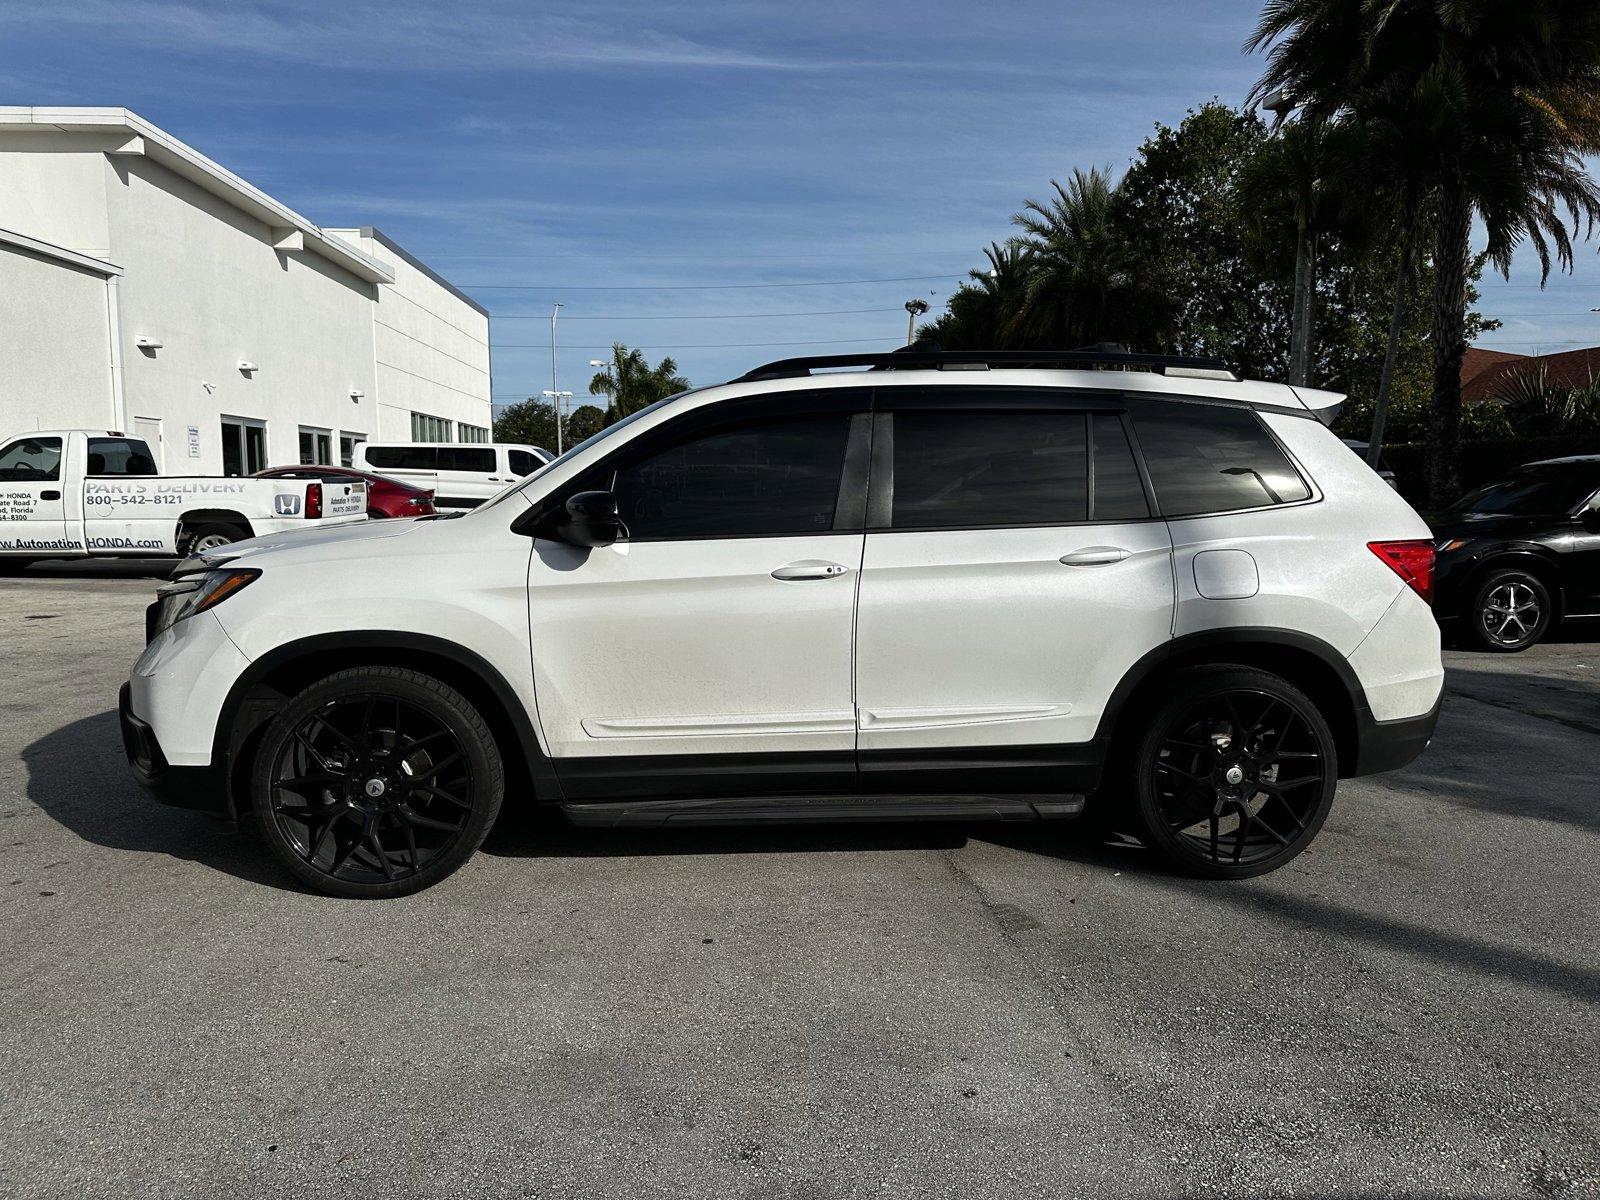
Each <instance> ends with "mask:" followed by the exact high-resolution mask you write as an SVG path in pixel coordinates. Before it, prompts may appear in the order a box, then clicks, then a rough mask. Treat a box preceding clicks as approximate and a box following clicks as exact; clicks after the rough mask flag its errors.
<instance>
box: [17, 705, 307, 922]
mask: <svg viewBox="0 0 1600 1200" xmlns="http://www.w3.org/2000/svg"><path fill="white" fill-rule="evenodd" d="M22 762H23V766H24V767H25V768H26V770H27V775H28V781H27V797H28V799H29V800H31V801H32V802H33V803H34V804H37V805H38V806H39V808H40V809H41V810H43V811H44V812H45V813H46V814H47V815H48V816H49V817H50V818H51V819H52V820H54V821H56V822H57V823H58V824H60V825H62V826H64V827H65V828H66V829H68V830H70V831H71V832H72V833H74V834H76V835H77V836H78V837H80V838H82V839H83V840H84V841H86V842H91V843H93V844H94V845H97V846H105V847H107V848H109V849H112V850H133V851H137V852H140V853H146V854H149V853H156V854H168V855H171V856H172V857H173V858H178V859H185V860H188V861H190V862H197V863H200V864H202V865H204V866H207V867H210V868H211V869H212V870H215V871H221V872H223V873H224V874H228V875H234V876H237V877H238V878H240V879H244V880H247V881H249V882H251V883H262V884H267V885H270V886H272V887H276V888H282V889H284V890H288V891H302V890H304V889H302V888H299V887H298V886H297V885H296V884H295V883H294V882H293V881H292V880H291V879H290V878H289V876H288V875H287V874H285V873H283V872H281V871H279V870H278V869H277V865H276V864H275V863H273V862H272V861H271V859H270V858H269V857H268V856H267V854H266V852H265V850H264V849H263V848H262V847H261V846H259V845H256V844H254V839H252V838H250V837H247V836H242V835H240V834H237V833H235V832H233V830H231V829H230V828H229V827H228V826H227V825H226V824H224V823H223V822H221V821H218V820H216V819H214V818H212V817H209V816H207V815H205V814H204V813H198V812H190V811H187V810H185V809H181V808H170V807H168V806H167V805H164V804H161V803H158V802H157V801H156V800H155V799H154V798H153V797H151V796H149V795H147V794H146V793H145V792H144V790H143V789H142V788H140V787H139V785H138V784H137V783H135V782H134V781H133V779H132V777H131V776H130V775H129V774H128V769H127V762H126V759H125V758H124V757H123V753H122V734H121V732H120V730H119V729H118V727H117V714H116V713H114V712H103V713H99V714H98V715H96V716H93V717H85V718H83V719H82V720H80V721H74V722H73V723H72V724H70V725H64V726H62V727H61V728H60V729H57V730H54V731H52V732H51V733H48V734H46V735H45V736H44V737H42V738H39V739H38V740H37V741H35V742H33V743H31V744H30V745H28V746H27V747H26V748H25V749H24V750H23V751H22Z"/></svg>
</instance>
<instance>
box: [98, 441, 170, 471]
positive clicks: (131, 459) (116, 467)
mask: <svg viewBox="0 0 1600 1200" xmlns="http://www.w3.org/2000/svg"><path fill="white" fill-rule="evenodd" d="M155 473H156V460H155V459H153V458H151V457H150V448H149V447H148V446H146V445H145V444H144V443H143V442H138V441H131V440H129V439H128V438H90V439H89V470H88V474H90V475H101V476H105V475H154V474H155Z"/></svg>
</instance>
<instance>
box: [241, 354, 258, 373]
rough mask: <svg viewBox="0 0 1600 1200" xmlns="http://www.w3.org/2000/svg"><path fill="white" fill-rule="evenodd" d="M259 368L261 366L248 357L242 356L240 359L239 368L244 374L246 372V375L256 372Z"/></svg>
mask: <svg viewBox="0 0 1600 1200" xmlns="http://www.w3.org/2000/svg"><path fill="white" fill-rule="evenodd" d="M259 369H260V368H259V367H257V366H256V365H255V363H253V362H251V361H250V360H249V359H248V358H241V359H240V360H239V370H240V371H241V372H243V373H244V374H246V375H250V374H252V373H254V372H255V371H257V370H259Z"/></svg>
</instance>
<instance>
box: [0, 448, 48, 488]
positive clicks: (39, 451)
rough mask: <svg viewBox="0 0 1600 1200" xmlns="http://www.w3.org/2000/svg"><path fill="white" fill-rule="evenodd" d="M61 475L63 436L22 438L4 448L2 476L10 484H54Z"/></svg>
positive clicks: (0, 458) (0, 462) (1, 452)
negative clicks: (61, 437)
mask: <svg viewBox="0 0 1600 1200" xmlns="http://www.w3.org/2000/svg"><path fill="white" fill-rule="evenodd" d="M60 478H61V439H60V438H19V439H18V440H17V441H14V442H12V443H11V444H10V445H9V446H7V447H6V448H5V449H4V450H0V479H3V480H5V481H6V482H8V483H54V482H56V481H57V480H59V479H60Z"/></svg>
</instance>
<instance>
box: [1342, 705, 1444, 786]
mask: <svg viewBox="0 0 1600 1200" xmlns="http://www.w3.org/2000/svg"><path fill="white" fill-rule="evenodd" d="M1443 704H1444V692H1443V691H1441V692H1440V693H1439V698H1438V699H1437V700H1435V701H1434V702H1433V707H1432V708H1431V709H1429V710H1428V711H1427V712H1425V713H1423V714H1422V715H1421V716H1419V717H1404V718H1402V719H1401V720H1398V721H1379V720H1376V719H1375V718H1374V717H1373V715H1372V710H1371V709H1368V708H1366V706H1365V705H1362V706H1360V710H1359V711H1358V712H1357V713H1356V761H1355V763H1354V765H1353V767H1352V768H1351V769H1350V770H1346V771H1341V772H1340V774H1341V775H1344V776H1346V777H1353V776H1356V775H1377V774H1378V773H1380V772H1382V771H1398V770H1399V769H1400V768H1401V767H1403V766H1406V765H1407V764H1408V763H1411V762H1414V761H1415V760H1416V759H1417V758H1419V757H1420V756H1421V754H1422V752H1423V751H1424V750H1426V749H1427V748H1428V743H1429V742H1430V741H1432V740H1433V731H1434V729H1435V727H1437V726H1438V724H1439V709H1440V708H1441V707H1442V706H1443Z"/></svg>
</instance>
